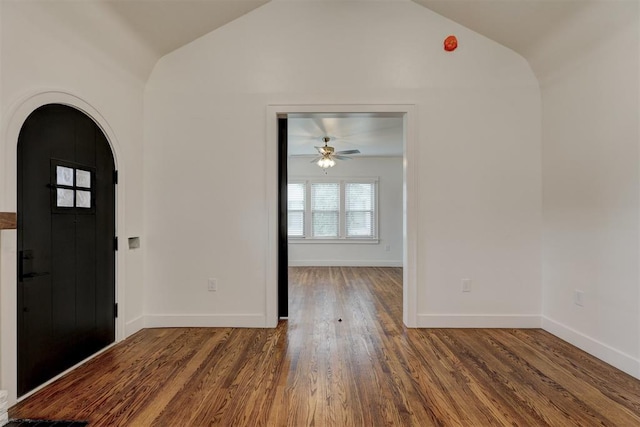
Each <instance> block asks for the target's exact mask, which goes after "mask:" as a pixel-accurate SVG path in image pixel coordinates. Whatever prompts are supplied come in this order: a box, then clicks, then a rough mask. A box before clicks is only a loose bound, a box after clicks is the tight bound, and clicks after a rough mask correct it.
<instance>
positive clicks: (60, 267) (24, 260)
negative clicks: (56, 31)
mask: <svg viewBox="0 0 640 427" xmlns="http://www.w3.org/2000/svg"><path fill="white" fill-rule="evenodd" d="M17 154H18V156H17V157H18V206H17V212H18V277H17V283H18V290H17V296H18V301H17V313H18V319H17V321H18V336H17V338H18V347H17V351H18V360H17V368H18V369H17V371H18V378H17V379H18V384H17V386H18V387H17V392H18V393H17V394H18V396H21V395H23V394H25V393H27V392H28V391H30V390H32V389H33V388H35V387H37V386H38V385H40V384H42V383H44V382H46V381H47V380H49V379H51V378H53V377H55V376H56V375H57V374H59V373H61V372H63V371H64V370H66V369H67V368H69V367H71V366H73V365H75V364H76V363H78V362H80V361H81V360H83V359H85V358H86V357H88V356H90V355H91V354H93V353H95V352H97V351H99V350H100V349H102V348H104V347H106V346H107V345H109V344H110V343H112V342H113V341H114V340H115V316H116V313H115V250H116V248H115V242H114V237H115V164H114V158H113V153H112V151H111V147H110V146H109V143H108V141H107V139H106V137H105V135H104V133H103V132H102V130H101V129H100V128H99V127H98V126H97V125H96V123H95V122H94V121H93V120H92V119H91V118H90V117H89V116H87V115H86V114H84V113H82V112H81V111H79V110H77V109H75V108H72V107H69V106H66V105H60V104H48V105H44V106H42V107H40V108H38V109H36V110H35V111H34V112H33V113H31V115H29V117H28V118H27V119H26V121H25V122H24V124H23V126H22V128H21V130H20V135H19V138H18V153H17Z"/></svg>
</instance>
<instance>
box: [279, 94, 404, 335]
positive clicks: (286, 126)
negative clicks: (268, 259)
mask: <svg viewBox="0 0 640 427" xmlns="http://www.w3.org/2000/svg"><path fill="white" fill-rule="evenodd" d="M269 110H270V111H269V112H270V114H272V116H271V119H273V121H271V120H270V128H271V129H272V130H273V133H272V135H277V136H278V138H277V140H276V141H274V140H270V141H268V142H270V143H271V144H274V145H275V147H277V158H276V159H273V160H276V164H278V165H279V169H278V173H274V175H273V176H277V177H278V178H277V185H276V188H277V192H276V193H277V195H276V199H277V200H278V203H277V206H275V208H276V209H274V210H275V212H274V213H275V214H276V217H277V219H278V221H277V224H276V227H275V229H276V230H277V234H275V236H277V239H276V240H277V242H278V243H277V245H276V246H277V248H278V249H277V254H276V256H275V257H274V258H275V259H274V262H275V264H276V265H277V266H278V267H277V268H276V269H275V270H276V271H277V274H276V276H277V278H276V281H277V291H276V296H277V298H271V299H269V298H268V299H267V314H268V320H272V318H271V317H270V316H269V314H274V312H276V313H277V315H276V316H279V317H287V316H288V310H287V307H283V304H286V302H287V301H288V297H287V295H288V277H287V269H288V267H289V263H290V260H291V265H292V266H294V265H304V264H305V263H307V262H308V261H310V260H311V257H315V258H316V259H315V264H316V265H337V266H340V265H345V266H346V265H355V266H358V265H359V266H366V265H371V266H390V267H391V266H396V267H397V266H402V278H403V280H402V284H403V285H402V294H403V299H402V319H403V322H404V324H405V325H406V326H410V327H415V326H416V316H415V305H416V303H415V301H416V298H415V296H416V295H415V294H416V287H415V262H413V261H412V257H413V256H414V254H415V249H414V248H415V229H416V224H415V221H414V218H415V215H416V212H415V205H414V204H413V200H415V196H414V192H415V191H416V189H415V168H414V166H413V162H412V160H411V159H415V158H416V156H414V154H415V132H414V131H413V127H414V124H413V121H414V119H413V115H414V107H413V106H409V105H405V106H402V105H393V106H389V105H386V106H385V105H381V106H361V105H360V106H344V105H343V106H332V107H329V106H322V107H319V106H290V107H286V106H284V107H280V106H276V107H270V108H269ZM287 122H289V123H287ZM292 122H293V124H292ZM347 123H350V126H351V127H350V128H348V127H349V126H348V125H347ZM274 125H275V126H274ZM358 126H360V128H358ZM376 126H377V127H376ZM341 127H343V128H344V129H346V130H342V129H341ZM347 128H348V129H347ZM367 128H368V129H367ZM276 129H277V131H276ZM305 130H306V131H307V133H310V132H311V131H313V132H316V133H318V135H309V134H307V135H303V134H302V133H303V132H304V131H305ZM367 132H368V133H369V134H368V135H366V134H367ZM394 132H395V133H396V135H399V136H398V137H397V145H396V146H394V145H393V143H392V142H393V141H392V135H393V133H394ZM358 133H361V135H358ZM320 134H322V135H320ZM326 137H330V138H332V142H333V144H335V146H336V148H335V151H347V152H349V155H350V157H352V158H354V159H355V158H356V154H352V153H351V152H352V151H354V150H359V151H360V152H363V153H364V154H365V155H363V156H362V159H361V160H360V165H359V166H358V169H359V170H358V172H357V173H356V172H354V169H355V164H356V162H357V161H359V160H346V159H344V160H343V159H337V160H338V161H343V163H341V164H340V165H339V166H337V167H333V168H331V169H329V170H328V172H327V174H326V175H325V174H324V171H323V170H322V168H320V167H319V166H318V165H317V164H315V163H316V160H317V158H315V157H316V156H314V155H313V154H314V151H315V150H316V149H315V148H314V147H316V146H322V145H323V144H322V142H324V140H325V139H326ZM358 137H359V138H360V139H361V140H362V141H364V140H368V141H369V144H370V146H369V147H367V145H366V144H365V143H364V142H360V141H358ZM315 139H317V141H315ZM341 139H342V141H341ZM349 139H351V141H349ZM334 141H335V142H334ZM376 141H377V142H378V143H379V146H377V147H376ZM380 141H386V144H384V143H382V142H380ZM348 142H351V144H350V145H349V144H348ZM296 144H297V146H296ZM333 144H332V145H333ZM339 144H340V145H339ZM358 144H362V145H360V146H357V145H358ZM271 146H273V145H271ZM302 146H304V149H306V150H307V152H306V153H301V152H300V150H299V148H301V147H302ZM309 148H311V150H312V151H310V152H309V151H308V150H309ZM385 150H386V151H385ZM393 150H395V151H393ZM288 151H292V152H288ZM394 157H395V160H391V159H393V158H394ZM312 161H313V163H312ZM347 162H349V163H347ZM394 162H395V164H396V165H397V167H398V168H399V171H397V172H398V177H399V178H398V182H397V183H396V187H394V188H395V190H392V191H394V192H395V196H397V199H396V200H397V202H398V203H397V206H396V208H397V217H396V218H395V219H391V222H394V223H395V224H396V225H399V224H401V225H400V226H399V227H398V228H397V229H396V230H395V232H394V231H391V230H389V224H388V222H387V221H388V220H390V218H389V217H383V216H384V215H391V216H393V215H392V214H391V213H390V211H389V206H388V205H387V203H388V202H389V198H388V197H387V196H388V195H389V194H388V192H389V188H383V189H384V194H381V191H382V190H381V188H380V186H381V185H382V184H381V182H383V183H384V184H385V186H387V185H388V184H389V182H390V181H391V180H389V177H388V176H383V175H385V172H384V171H383V168H385V167H386V166H384V164H385V163H388V165H392V164H393V163H394ZM366 163H368V165H366ZM349 167H352V170H351V172H349V169H348V168H349ZM367 167H368V168H369V169H368V171H369V172H367ZM339 168H342V170H341V171H340V172H338V170H339ZM372 168H373V169H372ZM268 169H269V168H268ZM390 169H391V170H393V167H391V168H390ZM271 170H272V172H275V171H274V170H273V169H271ZM301 175H304V176H301ZM292 179H293V181H296V187H299V188H297V189H296V191H298V193H300V194H303V193H304V194H305V195H306V196H307V199H306V200H305V201H303V202H300V203H299V204H300V206H298V210H297V211H295V209H294V210H293V211H292V210H291V206H288V204H287V184H289V183H291V181H292ZM364 181H367V182H364ZM329 184H330V185H329ZM355 188H358V191H359V192H360V193H363V191H362V190H365V191H364V193H367V192H369V194H373V195H374V196H373V198H372V200H375V203H376V204H377V205H376V206H375V211H374V210H369V211H368V212H365V211H367V210H368V209H364V207H366V206H364V205H363V204H362V203H364V202H363V200H362V199H360V200H359V202H358V203H356V205H359V207H360V208H361V209H360V212H348V211H347V212H345V211H346V210H347V209H348V207H347V206H346V205H345V200H346V199H347V198H348V197H349V196H347V194H350V190H351V189H355ZM371 189H375V190H374V192H373V193H371V192H370V191H371ZM322 191H325V192H326V191H329V192H330V193H332V194H335V197H334V199H336V200H340V203H339V204H340V206H342V208H341V209H338V210H337V211H335V212H319V211H318V209H315V210H314V206H313V204H312V202H311V200H310V199H312V198H313V197H314V196H313V195H314V192H315V196H316V197H319V195H320V193H321V192H322ZM352 193H353V192H352ZM378 195H380V197H378ZM365 198H366V197H365ZM382 199H385V200H384V203H378V202H381V201H382ZM303 205H304V209H300V208H302V206H303ZM365 205H366V203H365ZM315 208H319V206H315ZM287 211H289V213H292V214H293V216H294V217H295V218H293V222H294V223H295V221H297V220H300V219H301V218H302V221H298V223H297V225H296V224H292V223H291V221H289V219H288V218H287V213H288V212H287ZM314 217H315V222H314V219H313V218H314ZM320 217H323V218H324V220H326V219H327V217H331V221H329V222H330V223H331V224H330V225H329V231H327V228H326V226H327V224H324V223H323V224H320V222H323V221H322V220H321V219H320ZM347 218H349V219H350V221H349V220H347ZM325 222H326V221H325ZM290 226H293V227H294V228H295V227H296V226H297V227H298V228H297V229H296V230H297V231H296V233H297V234H298V235H302V236H303V238H300V237H299V236H296V237H291V236H289V234H290V233H287V230H288V229H290V228H291V227H290ZM320 226H323V227H325V228H323V229H322V230H320V229H319V228H318V227H320ZM350 227H351V229H349V228H350ZM385 232H387V233H389V234H385ZM327 233H328V234H329V236H327ZM294 234H295V233H294ZM394 236H395V239H396V240H393V239H394ZM294 238H295V239H297V240H296V242H295V243H292V242H291V240H292V239H294ZM290 243H291V244H290ZM349 247H351V248H357V247H360V249H361V250H360V251H359V252H360V255H358V256H359V258H358V256H355V255H351V256H345V253H347V252H348V251H349V250H353V249H349ZM312 248H313V249H312ZM336 248H337V249H338V250H339V251H344V252H342V253H340V254H336V255H334V257H333V259H331V258H327V257H326V256H325V257H324V261H319V259H320V258H318V257H317V255H318V254H319V253H321V252H324V253H325V255H326V254H327V253H334V254H335V253H336V252H335V251H336ZM340 248H344V249H340ZM291 249H293V251H292V253H291V255H289V252H288V251H289V250H291ZM314 251H315V255H313V253H314ZM367 251H368V252H367ZM376 251H378V254H377V255H373V254H376ZM392 251H394V252H392ZM304 253H306V254H307V255H301V254H304ZM309 254H312V255H309ZM352 254H353V252H352ZM363 254H364V255H363ZM394 254H395V259H394ZM305 257H306V259H305ZM341 260H342V261H341ZM341 262H343V263H342V264H341ZM323 263H324V264H323ZM271 289H273V288H271ZM270 303H271V304H274V303H275V305H276V307H274V306H273V305H270ZM270 308H271V310H270ZM283 308H284V309H283ZM277 318H278V317H276V319H275V320H276V321H277ZM269 323H270V322H269ZM274 323H275V322H274ZM272 324H273V323H272Z"/></svg>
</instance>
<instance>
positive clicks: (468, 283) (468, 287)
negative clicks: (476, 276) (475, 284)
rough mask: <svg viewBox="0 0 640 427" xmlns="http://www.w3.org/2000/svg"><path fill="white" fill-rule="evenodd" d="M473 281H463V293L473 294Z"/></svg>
mask: <svg viewBox="0 0 640 427" xmlns="http://www.w3.org/2000/svg"><path fill="white" fill-rule="evenodd" d="M471 283H472V282H471V279H462V292H471Z"/></svg>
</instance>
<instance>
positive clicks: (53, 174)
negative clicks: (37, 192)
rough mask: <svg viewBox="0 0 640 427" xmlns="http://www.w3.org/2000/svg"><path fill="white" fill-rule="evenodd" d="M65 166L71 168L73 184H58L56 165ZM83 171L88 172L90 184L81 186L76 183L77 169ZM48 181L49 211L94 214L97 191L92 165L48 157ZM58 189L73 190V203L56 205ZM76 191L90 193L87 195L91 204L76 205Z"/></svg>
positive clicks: (95, 175) (94, 171)
mask: <svg viewBox="0 0 640 427" xmlns="http://www.w3.org/2000/svg"><path fill="white" fill-rule="evenodd" d="M58 166H61V167H65V168H69V169H73V185H66V184H58V181H57V167H58ZM78 170H80V171H84V172H89V173H90V183H91V184H90V186H89V187H83V186H79V185H77V182H76V179H77V175H76V174H77V171H78ZM49 176H50V182H49V185H48V186H49V188H50V189H51V202H50V203H51V213H54V214H76V215H77V214H80V215H95V213H96V191H97V181H96V178H97V174H96V168H95V167H93V166H88V165H83V164H81V163H75V162H69V161H66V160H60V159H50V174H49ZM58 189H65V190H70V191H73V192H74V203H73V206H58V203H57V199H58V197H57V191H58ZM78 191H86V192H88V193H90V195H89V203H90V204H91V205H90V206H89V207H88V208H86V207H80V206H78V205H77V203H76V200H77V194H76V193H77V192H78Z"/></svg>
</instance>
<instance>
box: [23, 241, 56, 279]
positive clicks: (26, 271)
mask: <svg viewBox="0 0 640 427" xmlns="http://www.w3.org/2000/svg"><path fill="white" fill-rule="evenodd" d="M32 260H33V251H32V250H31V249H28V250H25V251H20V262H19V263H18V280H19V281H21V282H22V281H23V280H25V279H33V278H35V277H40V276H47V275H48V274H49V273H48V272H44V273H35V272H33V271H32V270H33V267H32Z"/></svg>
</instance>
